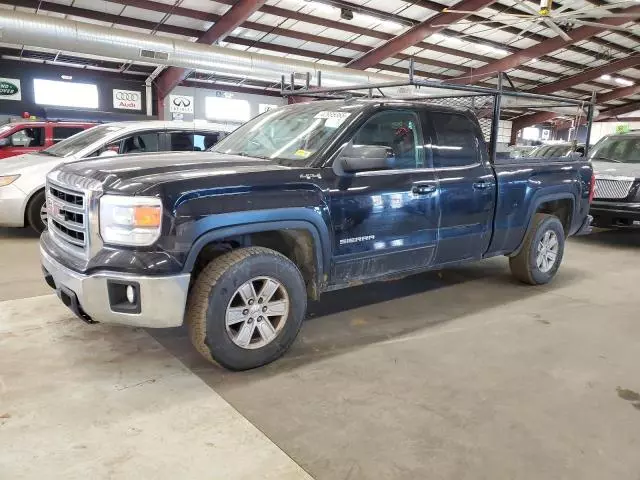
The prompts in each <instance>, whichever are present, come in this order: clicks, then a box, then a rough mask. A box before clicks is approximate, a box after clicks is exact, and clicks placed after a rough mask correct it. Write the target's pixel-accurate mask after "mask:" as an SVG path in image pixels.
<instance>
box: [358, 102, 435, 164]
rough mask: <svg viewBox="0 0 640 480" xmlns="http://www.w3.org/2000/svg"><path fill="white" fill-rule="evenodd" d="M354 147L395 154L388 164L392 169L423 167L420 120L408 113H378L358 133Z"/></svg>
mask: <svg viewBox="0 0 640 480" xmlns="http://www.w3.org/2000/svg"><path fill="white" fill-rule="evenodd" d="M352 144H353V145H357V146H360V145H377V146H384V147H387V148H389V149H390V150H391V151H392V152H393V156H392V157H390V165H389V167H390V168H391V169H408V168H422V167H424V158H423V148H421V146H422V145H423V142H422V134H421V131H420V123H419V119H418V116H417V115H416V114H415V113H414V112H412V111H409V110H389V111H386V112H380V113H377V114H375V115H374V116H373V117H371V118H370V119H369V120H368V121H367V122H366V123H365V124H364V125H363V126H362V127H361V128H360V130H359V131H358V133H356V134H355V136H354V137H353V140H352ZM390 153H391V152H390Z"/></svg>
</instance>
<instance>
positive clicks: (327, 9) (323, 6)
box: [306, 2, 336, 13]
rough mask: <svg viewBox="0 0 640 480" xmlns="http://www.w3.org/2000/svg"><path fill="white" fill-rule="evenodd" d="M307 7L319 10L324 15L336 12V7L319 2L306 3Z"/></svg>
mask: <svg viewBox="0 0 640 480" xmlns="http://www.w3.org/2000/svg"><path fill="white" fill-rule="evenodd" d="M306 3H307V4H308V5H309V6H311V7H313V8H314V9H316V10H321V11H323V12H326V13H333V12H334V11H335V10H336V7H334V6H332V5H327V4H326V3H321V2H306Z"/></svg>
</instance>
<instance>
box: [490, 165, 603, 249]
mask: <svg viewBox="0 0 640 480" xmlns="http://www.w3.org/2000/svg"><path fill="white" fill-rule="evenodd" d="M493 168H494V172H495V175H496V179H497V186H498V188H497V199H496V210H495V215H494V233H493V238H492V240H491V243H490V246H489V249H488V251H487V253H486V256H494V255H500V254H507V253H512V252H513V251H514V250H516V249H517V248H518V247H519V245H520V243H521V242H522V240H523V238H524V234H525V232H526V230H527V228H528V222H529V221H530V220H531V219H532V218H533V216H534V214H535V212H536V209H538V208H539V206H540V205H541V204H544V203H546V202H564V203H566V204H567V206H568V209H569V210H570V211H569V212H568V213H567V215H568V216H569V218H568V225H567V232H566V233H567V234H569V235H570V234H573V233H575V232H576V231H577V230H578V229H579V228H580V226H581V222H580V219H584V218H585V217H586V215H587V214H588V211H589V200H588V198H589V184H590V181H591V174H592V170H591V166H590V164H589V163H588V162H586V161H585V160H583V159H582V158H580V159H576V158H572V157H556V158H529V157H526V158H506V159H500V160H496V162H495V164H494V166H493Z"/></svg>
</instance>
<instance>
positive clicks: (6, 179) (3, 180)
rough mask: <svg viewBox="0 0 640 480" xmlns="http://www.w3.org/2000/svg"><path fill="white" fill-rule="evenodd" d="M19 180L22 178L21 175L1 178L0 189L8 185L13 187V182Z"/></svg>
mask: <svg viewBox="0 0 640 480" xmlns="http://www.w3.org/2000/svg"><path fill="white" fill-rule="evenodd" d="M18 178H20V175H5V176H0V187H5V186H7V185H11V184H12V183H13V182H15V181H16V180H17V179H18Z"/></svg>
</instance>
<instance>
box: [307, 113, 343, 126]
mask: <svg viewBox="0 0 640 480" xmlns="http://www.w3.org/2000/svg"><path fill="white" fill-rule="evenodd" d="M349 115H351V114H350V113H348V112H328V111H324V112H319V113H318V114H316V116H315V117H314V118H324V119H326V120H327V121H326V122H324V126H325V127H327V128H338V127H339V126H340V125H342V124H343V123H344V121H345V120H346V119H347V118H349Z"/></svg>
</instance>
